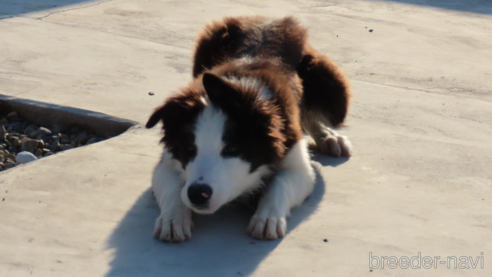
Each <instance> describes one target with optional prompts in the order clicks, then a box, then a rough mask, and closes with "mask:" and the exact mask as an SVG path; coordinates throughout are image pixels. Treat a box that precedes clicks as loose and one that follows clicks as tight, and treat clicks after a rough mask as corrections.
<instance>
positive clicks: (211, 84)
mask: <svg viewBox="0 0 492 277" xmlns="http://www.w3.org/2000/svg"><path fill="white" fill-rule="evenodd" d="M202 84H203V87H204V88H205V91H206V92H207V95H208V98H209V99H210V101H211V102H212V103H214V104H216V105H218V106H219V107H224V106H229V107H232V108H239V107H240V105H241V95H240V93H239V92H238V90H237V88H235V87H234V85H232V84H230V83H228V82H227V81H225V80H224V79H222V78H220V77H219V76H217V75H215V74H212V73H205V74H203V79H202Z"/></svg>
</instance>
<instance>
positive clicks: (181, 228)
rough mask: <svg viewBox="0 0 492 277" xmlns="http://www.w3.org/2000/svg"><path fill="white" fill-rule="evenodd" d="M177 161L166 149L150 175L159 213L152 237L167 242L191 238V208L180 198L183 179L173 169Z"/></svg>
mask: <svg viewBox="0 0 492 277" xmlns="http://www.w3.org/2000/svg"><path fill="white" fill-rule="evenodd" d="M175 163H177V161H176V160H174V159H173V158H172V157H171V154H170V153H168V152H167V151H165V152H164V154H163V155H162V160H161V162H160V163H159V164H158V165H157V166H156V168H155V170H154V174H153V176H152V189H153V191H154V196H155V198H156V200H157V204H158V205H159V208H160V210H161V215H160V216H159V217H158V218H157V220H156V222H155V228H154V237H155V238H157V239H160V240H163V241H168V242H182V241H185V240H187V239H190V238H191V228H192V227H193V223H192V221H191V210H190V209H189V208H188V207H187V206H186V205H185V204H184V203H183V201H182V200H181V188H182V187H183V184H184V180H183V179H182V178H181V176H180V175H179V172H178V171H177V170H176V169H175V168H176V167H175V166H176V164H175Z"/></svg>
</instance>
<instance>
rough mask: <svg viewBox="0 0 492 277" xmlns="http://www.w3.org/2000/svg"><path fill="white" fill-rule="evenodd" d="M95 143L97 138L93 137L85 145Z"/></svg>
mask: <svg viewBox="0 0 492 277" xmlns="http://www.w3.org/2000/svg"><path fill="white" fill-rule="evenodd" d="M97 141H98V138H97V137H96V136H94V137H91V138H90V139H88V140H87V143H86V144H92V143H96V142H97Z"/></svg>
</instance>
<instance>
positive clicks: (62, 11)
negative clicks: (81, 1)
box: [36, 0, 113, 20]
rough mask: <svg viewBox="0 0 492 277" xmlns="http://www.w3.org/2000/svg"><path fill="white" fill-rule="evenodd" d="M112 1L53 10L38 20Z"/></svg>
mask: <svg viewBox="0 0 492 277" xmlns="http://www.w3.org/2000/svg"><path fill="white" fill-rule="evenodd" d="M111 1H113V0H106V1H103V2H98V3H95V4H92V5H87V6H83V7H75V8H71V9H66V10H61V11H55V12H51V13H49V14H47V15H45V16H42V17H38V18H36V20H43V18H47V17H49V16H51V15H52V14H55V13H64V12H69V11H73V10H80V9H85V8H89V7H93V6H98V5H101V4H104V3H108V2H111Z"/></svg>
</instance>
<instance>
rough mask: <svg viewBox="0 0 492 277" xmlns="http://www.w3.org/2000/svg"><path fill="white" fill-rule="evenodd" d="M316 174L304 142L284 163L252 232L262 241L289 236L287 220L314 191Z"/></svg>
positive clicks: (262, 200) (250, 228)
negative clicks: (294, 208) (292, 211)
mask: <svg viewBox="0 0 492 277" xmlns="http://www.w3.org/2000/svg"><path fill="white" fill-rule="evenodd" d="M314 181H315V174H314V170H313V168H312V167H311V162H310V159H309V154H308V152H307V145H306V141H305V140H304V139H301V140H300V141H298V142H297V143H296V144H295V145H294V147H292V148H291V149H290V150H289V152H288V153H287V155H286V157H285V158H284V160H283V161H282V164H281V168H280V171H279V172H278V173H277V174H276V175H275V177H274V178H273V181H272V183H271V184H270V185H269V186H268V190H267V192H266V193H265V195H263V197H262V198H261V200H260V203H259V205H258V209H257V210H256V213H255V215H254V216H253V217H252V218H251V221H250V224H249V226H248V232H249V233H250V234H251V235H252V236H253V237H256V238H259V239H276V238H278V237H283V236H284V235H285V232H286V221H285V219H286V217H287V216H288V215H289V214H290V210H291V209H292V208H293V207H295V206H298V205H300V204H301V203H302V202H303V201H304V200H305V199H306V197H307V196H308V195H309V194H311V192H312V191H313V188H314Z"/></svg>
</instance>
